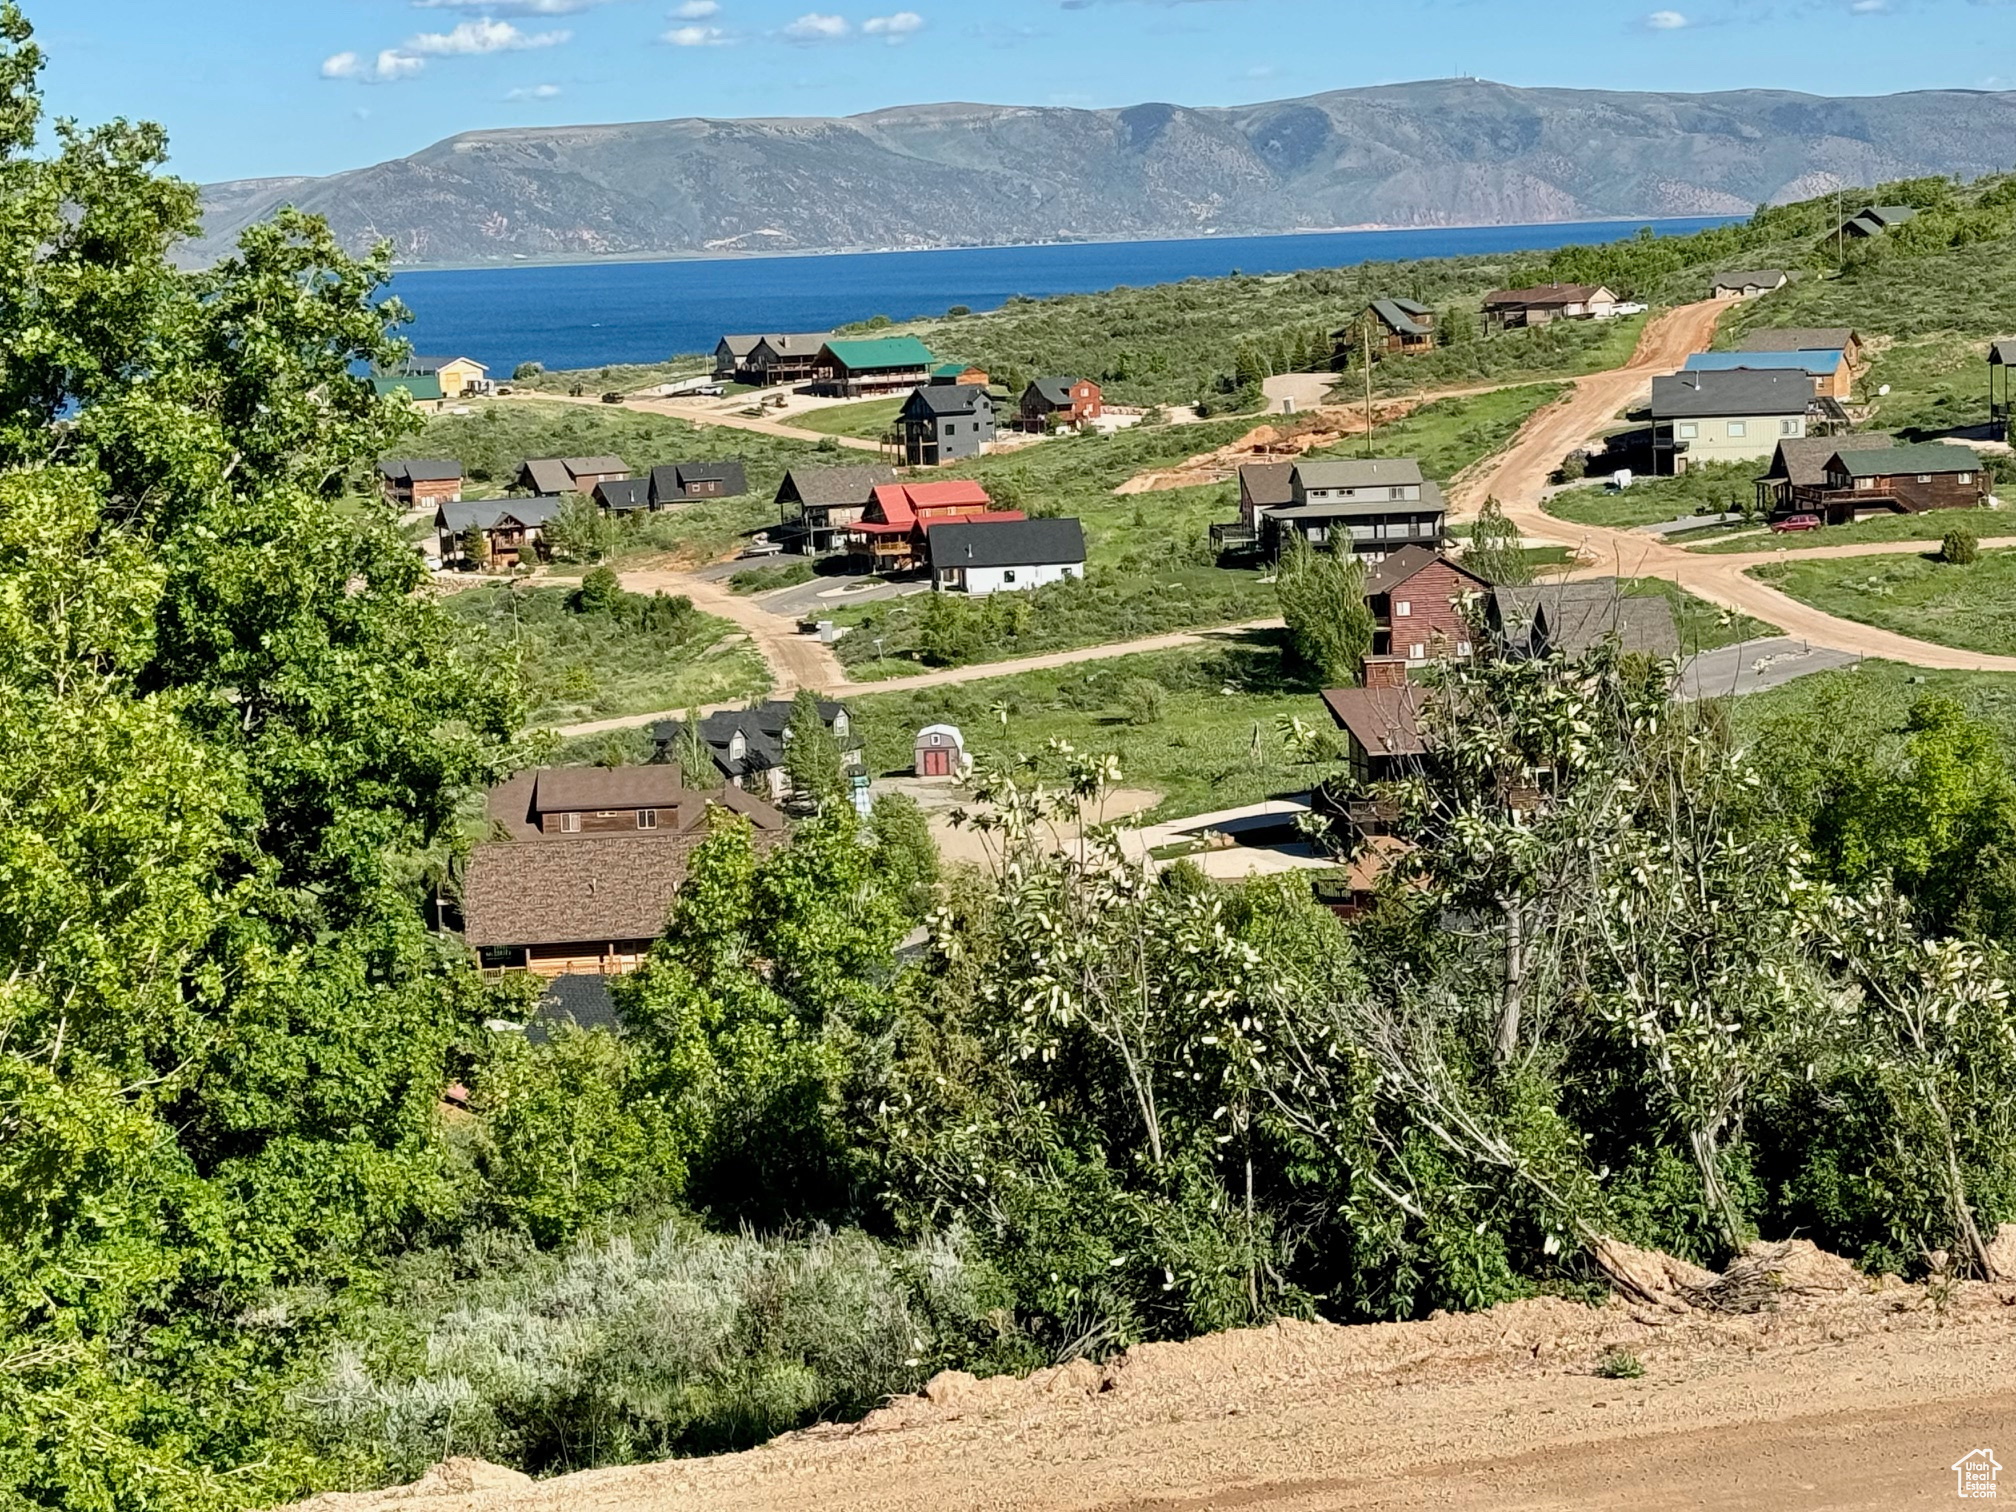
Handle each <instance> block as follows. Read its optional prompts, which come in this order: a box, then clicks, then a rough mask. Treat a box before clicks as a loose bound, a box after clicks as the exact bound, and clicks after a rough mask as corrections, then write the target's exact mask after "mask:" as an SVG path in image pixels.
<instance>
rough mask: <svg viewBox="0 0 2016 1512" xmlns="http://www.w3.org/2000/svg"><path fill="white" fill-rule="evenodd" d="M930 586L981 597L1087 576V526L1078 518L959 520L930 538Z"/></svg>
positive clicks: (941, 528)
mask: <svg viewBox="0 0 2016 1512" xmlns="http://www.w3.org/2000/svg"><path fill="white" fill-rule="evenodd" d="M925 549H926V552H927V554H928V555H929V557H930V561H931V586H932V587H933V588H935V589H936V590H937V591H938V592H940V593H968V594H973V595H975V596H976V597H982V596H985V595H987V594H990V593H1000V592H1002V591H1003V590H1007V589H1021V588H1041V587H1043V586H1044V585H1046V584H1048V583H1061V582H1063V581H1064V579H1066V578H1082V577H1083V576H1085V531H1084V529H1083V527H1081V526H1080V525H1079V523H1078V522H1077V521H1076V520H1070V519H1062V520H1059V519H1043V520H1024V519H1014V520H995V519H993V518H989V519H986V520H959V521H949V522H947V523H945V524H942V525H939V526H938V527H937V528H936V529H934V530H932V531H931V532H929V534H928V535H927V536H926V538H925Z"/></svg>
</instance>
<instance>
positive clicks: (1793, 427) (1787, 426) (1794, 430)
mask: <svg viewBox="0 0 2016 1512" xmlns="http://www.w3.org/2000/svg"><path fill="white" fill-rule="evenodd" d="M1778 434H1779V435H1781V436H1796V435H1798V434H1799V422H1798V421H1797V420H1780V421H1779V422H1778Z"/></svg>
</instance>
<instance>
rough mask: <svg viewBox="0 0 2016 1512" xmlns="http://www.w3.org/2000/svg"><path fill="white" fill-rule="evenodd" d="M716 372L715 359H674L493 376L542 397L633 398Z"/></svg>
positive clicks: (696, 357) (492, 375)
mask: <svg viewBox="0 0 2016 1512" xmlns="http://www.w3.org/2000/svg"><path fill="white" fill-rule="evenodd" d="M713 371H714V358H713V357H712V355H711V354H710V355H708V356H705V357H699V356H692V357H674V358H671V359H669V360H668V361H665V362H648V363H647V362H618V363H612V364H610V365H609V366H607V367H599V368H570V369H564V370H559V371H555V372H551V373H544V372H542V373H534V374H533V375H532V376H530V377H528V378H512V377H507V376H506V375H505V374H502V373H492V374H491V375H490V376H491V377H492V378H493V379H495V380H497V381H498V382H500V383H509V384H510V385H511V386H512V387H513V388H515V389H524V390H528V391H530V392H533V393H542V394H572V393H574V392H576V391H579V392H580V393H583V394H590V395H593V396H594V397H596V398H598V399H599V398H601V397H602V395H604V394H612V393H614V394H633V393H635V392H636V391H637V390H639V389H644V388H654V387H656V386H657V385H658V384H661V383H671V382H673V381H674V380H676V379H680V378H697V377H699V376H700V375H701V374H702V373H711V372H713Z"/></svg>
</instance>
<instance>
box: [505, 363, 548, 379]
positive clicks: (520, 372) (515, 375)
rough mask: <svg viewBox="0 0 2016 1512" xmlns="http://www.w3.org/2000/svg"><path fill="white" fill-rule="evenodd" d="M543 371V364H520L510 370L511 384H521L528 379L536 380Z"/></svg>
mask: <svg viewBox="0 0 2016 1512" xmlns="http://www.w3.org/2000/svg"><path fill="white" fill-rule="evenodd" d="M545 371H546V364H545V363H543V362H521V363H519V364H518V366H516V367H515V368H513V369H511V378H512V381H513V382H516V383H523V382H525V380H526V379H528V378H537V377H538V376H539V375H540V374H541V373H543V372H545Z"/></svg>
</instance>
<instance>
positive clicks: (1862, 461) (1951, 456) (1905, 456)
mask: <svg viewBox="0 0 2016 1512" xmlns="http://www.w3.org/2000/svg"><path fill="white" fill-rule="evenodd" d="M1860 440H1861V438H1860V437H1859V436H1850V437H1849V438H1848V439H1847V440H1846V441H1840V440H1837V441H1836V442H1835V447H1834V453H1833V455H1832V456H1830V457H1829V458H1828V461H1827V470H1828V471H1829V472H1833V471H1837V470H1838V471H1842V472H1845V473H1847V474H1848V476H1849V477H1851V478H1890V477H1897V476H1899V475H1901V474H1903V473H1957V472H1965V473H1974V472H1980V471H1982V467H1983V464H1982V461H1981V455H1980V453H1978V452H1975V451H1972V450H1970V449H1969V448H1967V447H1964V446H1952V445H1949V444H1948V443H1946V442H1944V441H1921V442H1919V443H1918V444H1917V445H1915V446H1892V447H1881V446H1878V447H1865V446H1861V445H1858V444H1857V443H1858V442H1859V441H1860ZM1837 462H1838V463H1839V464H1840V467H1839V469H1836V467H1835V465H1834V464H1835V463H1837Z"/></svg>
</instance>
